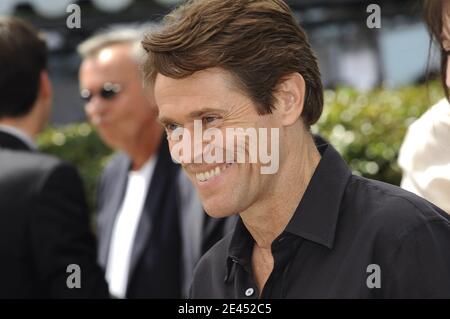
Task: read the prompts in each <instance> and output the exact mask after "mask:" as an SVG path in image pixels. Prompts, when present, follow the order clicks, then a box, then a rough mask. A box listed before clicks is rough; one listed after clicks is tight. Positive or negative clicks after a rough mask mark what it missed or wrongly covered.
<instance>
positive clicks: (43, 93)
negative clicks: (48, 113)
mask: <svg viewBox="0 0 450 319" xmlns="http://www.w3.org/2000/svg"><path fill="white" fill-rule="evenodd" d="M39 98H40V99H42V100H43V101H45V102H46V104H48V103H50V104H51V101H52V98H53V89H52V84H51V82H50V78H49V76H48V72H47V71H45V70H43V71H41V75H40V81H39Z"/></svg>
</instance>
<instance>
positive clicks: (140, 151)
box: [124, 130, 162, 171]
mask: <svg viewBox="0 0 450 319" xmlns="http://www.w3.org/2000/svg"><path fill="white" fill-rule="evenodd" d="M161 138H162V130H149V131H147V132H144V133H143V134H141V135H140V136H138V137H137V138H135V139H134V140H132V141H130V143H129V144H128V145H127V146H126V148H125V149H124V151H125V153H127V154H128V156H130V158H131V162H132V166H131V170H133V171H138V170H140V169H141V168H142V167H143V166H144V165H145V163H147V161H148V160H149V159H150V157H151V156H152V155H153V154H155V153H156V152H157V151H158V149H159V146H160V144H161Z"/></svg>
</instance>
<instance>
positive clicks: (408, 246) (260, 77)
mask: <svg viewBox="0 0 450 319" xmlns="http://www.w3.org/2000/svg"><path fill="white" fill-rule="evenodd" d="M143 46H144V48H145V49H146V51H147V53H148V54H147V60H146V62H145V64H144V73H145V76H146V80H147V84H148V86H149V88H148V89H149V90H150V91H151V90H154V95H155V100H156V104H157V106H158V108H159V120H160V122H162V124H163V125H164V127H165V128H166V131H167V134H168V138H169V146H170V148H171V153H172V156H173V157H177V155H179V154H174V153H177V152H178V151H179V147H178V146H179V145H180V143H186V142H187V141H186V139H189V137H192V136H193V134H192V132H193V130H194V129H195V125H196V123H198V122H197V121H201V123H202V126H203V128H204V129H206V130H215V131H216V132H217V131H220V132H222V134H216V136H222V137H224V138H223V140H222V141H217V138H216V139H212V138H204V139H203V140H201V141H194V142H193V143H192V141H189V143H188V144H189V145H192V150H191V152H189V154H186V153H187V152H184V153H183V154H182V156H181V157H179V158H181V159H182V161H181V162H182V165H183V167H184V169H185V171H186V172H187V173H188V175H189V176H190V178H191V180H192V181H193V183H194V185H195V186H196V188H197V189H198V191H199V194H200V197H201V199H202V201H203V205H204V207H205V209H206V211H207V212H208V213H209V214H210V215H211V216H214V217H226V216H231V215H236V214H238V215H239V216H240V218H239V221H238V223H237V225H236V227H235V229H234V232H232V233H230V234H229V235H228V236H226V237H225V238H224V239H223V240H221V241H220V242H219V243H217V244H216V245H215V246H214V247H213V248H212V249H211V250H210V251H209V252H208V253H206V255H205V256H204V257H203V258H202V259H201V261H200V262H199V264H198V266H197V268H196V273H195V278H194V282H193V285H192V289H191V296H192V297H193V298H258V297H260V298H403V297H411V298H413V297H450V250H449V249H448V247H449V245H450V223H449V221H448V219H447V217H446V214H445V213H444V212H443V211H442V210H440V209H439V208H437V207H435V206H433V205H432V204H430V203H428V202H426V201H424V200H422V199H420V198H419V197H417V196H415V195H413V194H411V193H408V192H405V191H403V190H401V189H400V188H398V187H394V186H391V185H387V184H384V183H381V182H376V181H371V180H367V179H364V178H361V177H358V176H354V175H352V174H351V171H350V169H349V168H348V166H347V165H346V164H345V162H344V161H343V160H342V158H341V157H340V155H339V154H338V153H337V152H336V150H335V149H334V148H333V147H332V146H331V145H329V144H327V143H326V142H325V141H323V140H322V139H320V138H314V137H313V136H312V135H311V133H310V126H311V125H312V124H314V123H316V122H317V120H318V119H319V117H320V115H321V113H322V108H323V88H322V84H321V79H320V72H319V69H318V65H317V60H316V58H315V56H314V54H313V52H312V50H311V48H310V46H309V44H308V41H307V38H306V35H305V33H304V31H303V30H302V29H301V27H300V26H299V25H298V24H297V22H296V21H295V18H294V16H293V13H292V12H291V10H290V9H289V7H288V6H287V5H286V4H285V3H284V2H283V1H282V0H208V1H202V0H194V1H189V2H187V3H186V4H185V5H183V6H181V7H179V8H178V9H176V10H175V11H174V12H172V13H171V14H170V15H169V16H168V17H167V18H166V20H165V24H164V25H163V27H162V28H161V29H160V30H159V31H158V32H156V33H153V34H151V35H148V36H147V37H146V39H145V40H144V41H143ZM249 128H253V129H255V130H256V131H258V132H259V134H258V143H257V147H258V148H261V147H265V148H266V149H267V150H269V151H270V152H278V153H279V168H278V170H276V172H272V173H271V174H263V173H262V171H261V167H262V163H263V160H262V158H261V153H264V152H259V153H258V155H259V157H258V160H257V161H256V162H252V161H250V160H247V161H246V162H244V163H241V162H238V161H236V160H235V158H236V157H235V156H233V157H232V158H234V159H233V160H229V159H228V158H226V159H225V160H222V162H218V161H216V162H215V163H210V162H208V161H205V157H206V155H208V153H210V151H211V150H214V151H221V152H222V153H224V154H230V153H231V154H234V155H236V154H238V153H240V152H241V153H242V152H244V153H245V155H246V158H247V159H249V158H250V157H251V152H252V149H253V148H254V147H255V145H252V144H255V143H254V142H251V139H247V137H246V136H244V138H245V141H246V143H244V144H243V145H244V149H243V150H242V149H239V148H238V147H235V145H234V143H231V142H232V141H230V140H228V139H227V134H226V131H227V129H234V130H236V131H239V130H241V132H242V131H245V130H247V129H249ZM272 129H276V130H277V131H278V132H279V135H278V139H276V143H268V141H269V140H271V139H270V138H267V136H266V134H264V132H269V131H270V130H272ZM261 132H263V133H261ZM205 135H206V136H208V134H204V136H205ZM209 136H211V134H210V135H209ZM241 137H242V136H241ZM233 139H234V137H233ZM261 140H266V141H267V143H264V142H263V143H261ZM198 144H201V145H198ZM264 144H266V145H264ZM259 151H261V150H259Z"/></svg>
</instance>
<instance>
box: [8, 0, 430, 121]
mask: <svg viewBox="0 0 450 319" xmlns="http://www.w3.org/2000/svg"><path fill="white" fill-rule="evenodd" d="M178 2H179V1H178V0H84V1H82V0H80V1H73V0H53V1H47V0H2V1H0V14H2V15H5V14H13V15H16V16H19V17H22V18H24V19H26V20H28V21H30V22H32V23H33V24H34V25H36V26H37V27H39V28H41V29H43V30H44V31H45V32H46V34H47V36H48V43H49V47H50V50H51V58H50V72H51V77H52V79H53V83H54V87H55V108H54V113H53V119H52V121H53V123H54V124H57V125H58V124H65V123H70V122H77V121H83V120H84V119H85V117H84V112H83V109H82V103H81V100H80V98H79V93H78V83H77V73H78V67H79V63H80V60H79V58H78V56H77V54H76V52H75V48H76V46H77V44H78V43H80V42H81V41H82V40H83V39H85V38H86V37H88V36H89V35H91V34H92V33H94V32H96V31H98V30H99V29H101V28H105V27H107V26H110V25H118V24H132V23H148V22H149V21H154V22H157V21H158V20H160V19H161V18H162V17H163V16H164V15H165V14H166V13H167V12H169V10H170V9H171V8H172V7H173V6H174V5H176V3H178ZM287 2H288V3H289V4H290V5H291V7H292V8H293V9H294V11H295V13H296V15H297V18H298V19H299V21H300V22H301V24H302V25H303V26H304V27H305V29H306V31H307V33H308V35H309V38H310V41H311V43H312V45H313V47H314V49H315V51H316V53H317V55H318V57H319V63H320V67H321V71H322V74H323V81H324V84H325V86H326V87H327V88H334V87H336V86H341V85H347V86H354V87H356V88H358V89H361V90H366V89H370V88H373V87H376V86H380V85H383V86H387V87H397V86H402V85H408V84H414V83H417V82H418V81H423V79H424V78H425V74H426V69H427V57H428V48H429V45H430V41H429V37H428V34H427V31H426V29H425V27H424V25H423V23H422V21H421V15H420V6H421V4H420V1H418V0H396V1H392V0H378V1H370V0H287ZM72 3H75V4H77V5H79V7H80V9H81V11H80V12H81V20H80V22H81V28H73V29H70V28H68V27H67V24H66V20H67V18H68V17H69V15H70V14H71V12H72V11H70V10H69V11H70V12H67V9H68V6H69V5H70V4H72ZM370 4H377V5H379V7H380V9H381V28H379V29H377V28H374V29H370V28H369V27H368V26H367V18H368V17H369V16H370V14H371V12H367V7H368V6H369V5H370ZM433 61H434V62H433V63H432V64H431V69H432V70H433V69H437V59H433Z"/></svg>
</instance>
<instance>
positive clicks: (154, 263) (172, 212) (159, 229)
mask: <svg viewBox="0 0 450 319" xmlns="http://www.w3.org/2000/svg"><path fill="white" fill-rule="evenodd" d="M130 165H131V159H130V158H129V157H128V156H127V155H126V154H123V153H119V154H117V155H116V156H115V157H114V158H113V159H112V160H111V162H110V163H109V165H108V166H107V167H106V169H105V170H104V172H103V174H102V178H101V180H100V183H99V190H98V218H97V222H98V224H97V226H98V229H97V234H98V238H99V263H100V265H101V266H102V267H103V268H104V269H105V270H106V267H107V262H108V257H109V248H110V244H111V236H112V233H113V229H114V223H115V220H116V217H117V214H118V212H119V210H120V207H121V204H122V201H123V199H124V196H125V191H126V189H125V188H126V185H127V178H128V172H129V169H130ZM235 221H236V219H228V220H226V219H212V218H210V217H208V216H207V215H206V214H205V213H204V211H203V208H202V205H201V202H200V200H199V198H198V196H197V193H196V191H195V190H194V188H193V186H192V184H191V182H190V181H189V180H188V178H187V176H186V175H185V174H184V172H183V171H182V170H181V168H180V166H179V165H177V164H175V163H174V162H173V161H172V159H171V157H170V153H169V149H168V145H167V140H166V138H163V140H162V143H161V146H160V149H159V152H158V159H157V162H156V166H155V169H154V172H153V176H152V179H151V181H150V185H149V190H148V194H147V198H146V200H145V203H144V209H143V212H142V215H141V218H140V220H139V224H138V228H137V231H136V237H135V240H134V244H133V247H132V252H131V261H130V271H129V275H128V276H129V279H128V287H127V293H126V296H127V298H179V297H187V296H188V293H189V288H190V285H191V281H192V276H193V270H194V267H195V264H196V263H197V261H198V259H199V258H200V257H201V255H202V254H203V253H204V252H205V251H206V250H207V249H209V248H210V247H211V246H212V245H213V244H214V243H216V242H217V241H218V240H219V239H221V238H222V237H223V235H224V234H225V233H226V232H227V231H231V230H232V229H233V227H234V223H235Z"/></svg>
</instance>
